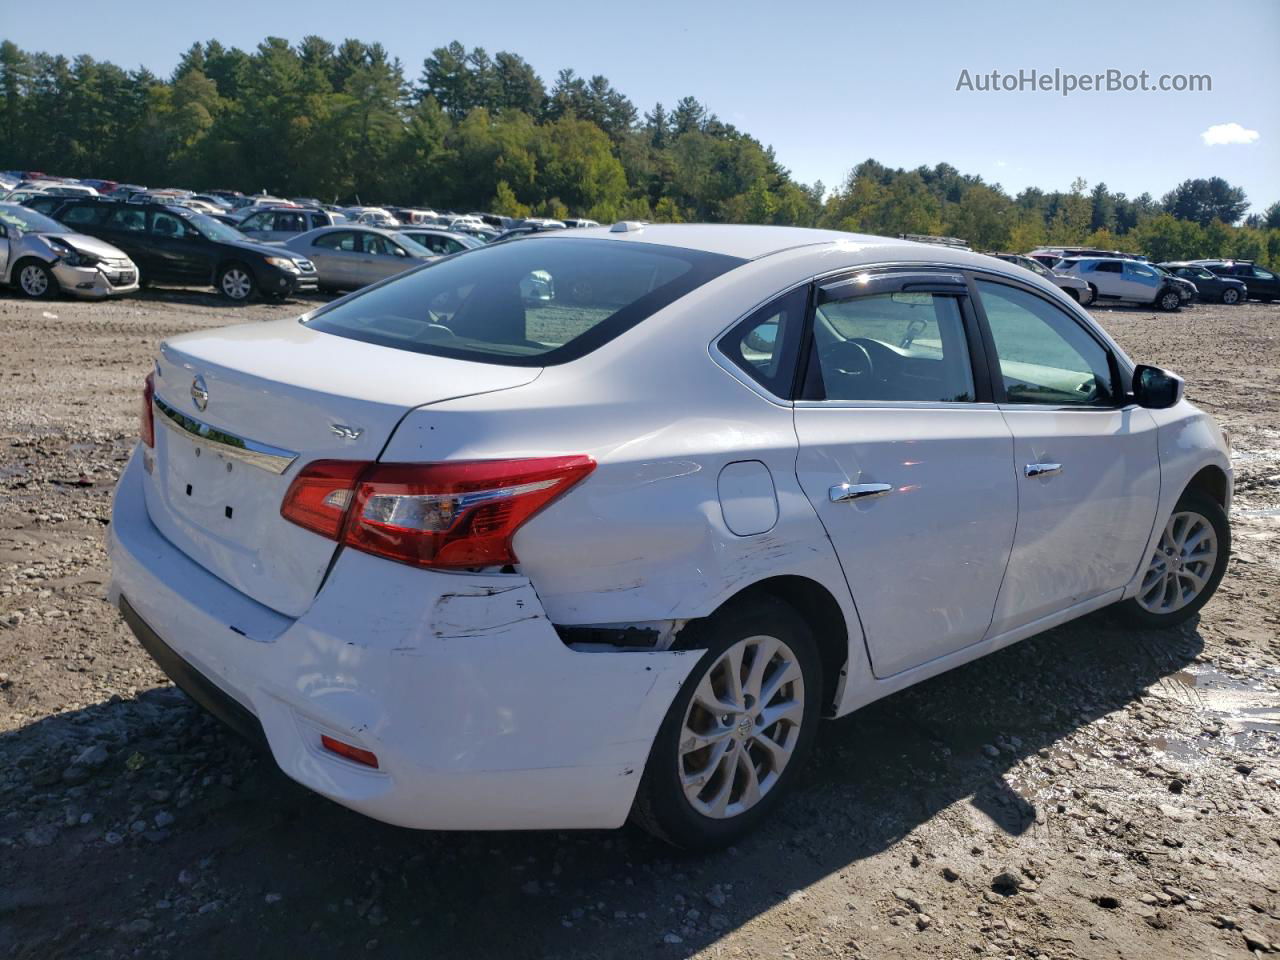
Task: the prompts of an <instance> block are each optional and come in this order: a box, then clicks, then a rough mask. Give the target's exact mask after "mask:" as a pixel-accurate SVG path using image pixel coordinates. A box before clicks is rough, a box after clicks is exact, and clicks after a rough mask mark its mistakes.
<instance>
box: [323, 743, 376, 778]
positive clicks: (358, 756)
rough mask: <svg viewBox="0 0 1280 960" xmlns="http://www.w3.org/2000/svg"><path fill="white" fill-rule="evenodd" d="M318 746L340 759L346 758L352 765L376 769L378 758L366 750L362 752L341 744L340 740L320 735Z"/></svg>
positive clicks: (357, 748)
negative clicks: (356, 764) (359, 764)
mask: <svg viewBox="0 0 1280 960" xmlns="http://www.w3.org/2000/svg"><path fill="white" fill-rule="evenodd" d="M320 745H321V746H323V747H324V748H325V749H326V750H331V751H332V752H334V753H336V754H337V755H338V756H340V757H346V758H347V759H348V760H351V761H353V762H354V763H361V764H364V765H365V766H366V767H373V769H375V770H377V769H378V758H377V756H375V755H374V754H372V753H370V752H369V751H368V750H362V749H360V748H359V747H353V746H352V745H351V744H349V743H343V742H342V741H341V740H335V739H333V737H329V736H324V735H321V737H320Z"/></svg>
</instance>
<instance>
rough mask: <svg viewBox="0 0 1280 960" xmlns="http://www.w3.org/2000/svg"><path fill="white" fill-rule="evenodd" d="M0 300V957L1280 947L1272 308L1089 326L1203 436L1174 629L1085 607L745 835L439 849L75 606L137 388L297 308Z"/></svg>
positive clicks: (898, 711)
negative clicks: (733, 839)
mask: <svg viewBox="0 0 1280 960" xmlns="http://www.w3.org/2000/svg"><path fill="white" fill-rule="evenodd" d="M301 309H302V307H301V306H300V305H299V304H298V303H296V302H295V303H292V304H284V305H259V306H253V307H248V308H242V309H236V308H232V307H228V306H225V305H222V304H220V303H218V301H217V300H216V299H215V298H214V297H213V296H212V295H205V294H203V293H198V292H195V291H185V292H184V291H162V292H158V293H154V294H149V295H146V296H142V297H138V298H133V299H128V300H125V301H122V302H118V303H111V304H80V303H72V302H65V301H57V302H53V303H46V304H39V305H32V304H30V303H28V302H25V301H19V300H17V299H14V298H12V297H10V296H8V295H5V294H0V441H2V442H0V957H22V958H39V960H52V958H62V957H76V958H81V957H90V958H98V957H102V958H107V957H135V956H137V957H147V958H166V957H183V958H195V957H286V956H287V957H308V958H315V960H323V958H329V957H346V958H350V957H358V956H371V957H396V958H400V957H405V958H409V957H413V958H424V957H433V958H434V957H519V958H523V957H539V958H541V957H571V958H573V957H605V958H613V957H659V958H677V957H685V956H698V957H707V958H713V957H714V958H719V957H743V958H751V957H770V958H772V957H788V958H790V957H796V958H810V957H815V958H816V957H848V958H880V957H913V958H916V957H927V958H935V957H936V958H965V957H1009V958H1022V957H1032V958H1054V960H1058V958H1072V957H1088V958H1116V957H1123V958H1150V960H1163V958H1170V957H1197V958H1199V957H1240V956H1247V955H1248V953H1249V951H1250V950H1251V949H1252V950H1255V951H1261V952H1267V951H1273V950H1274V951H1280V639H1278V635H1280V336H1278V335H1277V330H1278V329H1280V304H1277V305H1262V304H1249V305H1246V306H1237V307H1221V306H1204V305H1200V306H1195V307H1193V308H1190V309H1184V310H1182V311H1181V312H1179V313H1177V314H1175V315H1166V314H1154V313H1151V312H1149V311H1144V310H1103V311H1099V317H1100V319H1101V321H1102V322H1103V324H1104V325H1105V326H1106V327H1107V328H1108V329H1110V330H1111V331H1112V332H1113V333H1114V334H1115V335H1116V336H1117V337H1118V339H1119V340H1120V342H1121V343H1122V344H1124V345H1125V347H1126V349H1128V350H1129V351H1130V352H1131V354H1132V355H1133V356H1134V357H1135V358H1137V359H1139V360H1142V361H1146V362H1151V363H1157V364H1160V365H1162V366H1167V367H1170V368H1172V369H1174V370H1177V371H1179V372H1180V373H1182V374H1183V375H1184V376H1185V377H1186V379H1187V383H1188V390H1189V393H1190V395H1191V397H1192V399H1193V400H1195V401H1196V402H1197V403H1199V404H1201V405H1202V406H1203V407H1205V408H1206V409H1208V410H1209V411H1211V412H1212V413H1213V414H1214V415H1215V416H1217V417H1218V418H1219V420H1220V421H1221V422H1223V423H1224V424H1225V425H1227V426H1228V427H1229V428H1230V430H1231V433H1232V435H1233V438H1234V443H1235V454H1234V461H1235V468H1236V500H1235V505H1234V508H1233V511H1232V520H1233V524H1234V531H1235V556H1234V559H1233V560H1232V561H1231V565H1230V568H1229V570H1228V573H1227V576H1226V578H1225V580H1224V581H1223V584H1222V588H1221V590H1220V591H1219V592H1218V595H1217V597H1216V598H1215V599H1214V600H1213V601H1212V602H1211V603H1210V604H1209V605H1208V606H1207V607H1206V608H1205V609H1204V611H1203V612H1202V615H1201V616H1200V618H1199V619H1198V620H1196V621H1193V622H1192V623H1191V624H1189V625H1188V626H1187V628H1185V629H1184V630H1182V631H1181V632H1179V633H1177V634H1176V635H1172V636H1170V635H1164V634H1159V633H1144V632H1141V631H1136V632H1135V631H1134V630H1132V629H1128V628H1124V627H1121V626H1120V625H1118V624H1117V623H1116V622H1115V621H1114V620H1113V619H1112V618H1111V617H1110V616H1109V615H1107V613H1106V612H1105V611H1104V612H1102V613H1100V614H1096V615H1093V616H1090V617H1087V618H1085V619H1082V620H1079V621H1077V622H1075V623H1073V624H1070V625H1067V626H1065V627H1061V628H1059V629H1056V630H1053V631H1051V632H1049V633H1047V634H1044V635H1042V636H1040V637H1037V638H1034V639H1032V640H1029V641H1026V642H1024V643H1021V644H1017V645H1015V646H1013V647H1011V648H1009V649H1006V650H1004V651H1002V652H1000V653H998V654H995V655H993V656H991V657H988V658H986V659H984V660H981V661H979V662H977V663H974V664H971V665H969V666H967V667H964V668H962V669H959V670H956V671H953V672H952V673H950V674H947V675H945V676H942V677H939V678H937V679H935V680H932V681H930V682H928V683H925V684H922V685H920V686H918V687H915V688H914V689H911V690H908V691H906V692H904V693H901V694H898V695H896V696H893V697H890V698H888V699H887V700H884V701H882V702H880V703H878V704H875V705H873V706H871V707H869V708H867V709H865V710H862V711H860V712H858V713H857V714H855V715H853V716H851V717H847V718H845V719H843V720H840V721H836V722H833V723H829V724H826V725H825V727H824V729H823V731H822V733H821V734H820V737H819V743H818V750H817V753H816V757H815V760H816V762H815V763H814V764H813V765H812V767H811V769H810V770H809V771H808V773H807V775H806V776H805V778H804V781H803V783H802V784H801V786H800V789H799V790H798V791H797V793H796V794H795V795H794V796H793V797H792V798H790V801H789V802H788V803H787V804H786V805H785V806H784V809H783V811H782V812H781V813H780V814H779V816H778V817H777V818H776V820H775V821H774V822H773V823H771V824H770V825H769V826H768V827H767V828H766V829H764V830H762V831H761V832H760V833H758V834H757V835H755V836H753V837H751V838H750V839H748V840H747V841H745V842H743V843H742V844H741V845H739V846H738V847H736V848H734V849H731V850H729V851H727V852H724V853H720V854H717V855H714V856H709V857H698V858H692V857H683V856H678V855H673V853H672V852H671V851H670V850H669V849H667V848H665V847H663V846H662V845H660V844H658V843H656V842H654V841H652V840H650V839H649V838H648V837H646V836H645V835H643V834H641V833H640V832H638V831H637V830H635V829H633V828H627V829H624V830H621V831H616V832H608V833H599V832H592V833H545V834H518V833H494V834H477V833H472V834H440V833H434V834H433V833H417V832H412V831H408V830H402V829H397V828H393V827H389V826H384V825H382V824H379V823H375V822H374V821H372V820H368V819H365V818H363V817H361V816H359V815H357V814H355V813H351V812H349V811H347V810H345V809H343V808H341V807H338V806H336V805H334V804H332V803H330V802H328V801H326V800H323V799H321V798H319V797H317V796H315V795H313V794H311V793H309V792H307V791H306V790H304V789H303V788H301V787H299V786H297V785H296V784H294V783H293V782H292V781H290V780H288V779H287V778H286V777H285V776H284V775H283V774H281V773H280V772H278V770H277V769H276V768H275V766H274V765H273V764H272V762H271V761H270V759H269V758H266V757H263V756H261V755H258V754H256V753H255V752H254V751H253V749H252V748H251V747H249V746H248V745H246V744H243V743H242V742H240V741H239V740H238V739H237V738H236V737H235V736H234V735H233V734H230V733H228V732H226V731H224V730H223V729H222V728H221V727H219V726H218V725H217V724H216V723H215V722H214V721H212V720H210V719H207V718H206V717H205V716H204V715H203V714H201V713H200V712H199V711H198V710H197V709H196V708H195V707H194V706H193V705H192V704H191V703H190V702H189V701H188V700H186V698H185V697H184V696H183V695H182V694H181V693H179V692H177V691H176V690H175V689H174V688H172V687H171V686H169V685H168V684H167V682H166V680H165V678H164V676H163V675H162V674H161V673H160V671H159V670H158V669H157V668H156V667H154V666H153V665H152V663H151V661H150V660H149V659H148V657H147V656H146V655H145V654H144V652H143V651H142V649H141V648H140V647H139V646H138V644H137V643H136V642H135V641H134V640H133V638H132V636H131V635H130V634H129V632H128V631H127V629H126V628H125V627H124V626H123V625H122V624H121V622H120V620H119V618H118V616H117V615H116V613H115V611H114V610H113V609H111V608H110V607H109V606H108V605H107V603H106V602H105V601H104V600H103V588H104V585H105V581H106V579H107V567H106V558H105V554H104V550H103V534H104V531H105V529H106V525H107V523H108V518H109V506H110V499H111V491H112V487H113V485H114V482H115V479H116V477H117V475H118V473H119V471H120V469H121V467H122V465H123V463H124V461H125V459H126V457H127V456H128V453H129V450H130V449H131V447H132V446H133V444H134V438H135V436H136V431H137V407H138V397H139V393H140V389H141V384H142V378H143V376H144V374H145V372H146V370H147V367H148V364H149V362H150V358H151V357H152V355H153V354H154V353H155V351H156V347H157V344H158V343H159V341H160V340H161V339H162V338H163V337H165V336H168V335H172V334H176V333H179V332H182V331H185V330H191V329H198V328H208V327H215V326H221V325H224V324H227V323H232V322H255V321H259V320H263V319H266V318H269V317H279V316H287V315H290V314H296V313H298V312H300V310H301Z"/></svg>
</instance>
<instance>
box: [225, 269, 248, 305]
mask: <svg viewBox="0 0 1280 960" xmlns="http://www.w3.org/2000/svg"><path fill="white" fill-rule="evenodd" d="M252 290H253V278H251V277H250V276H249V274H247V273H245V271H243V270H241V269H240V268H239V267H232V268H231V269H230V270H228V271H227V272H226V273H224V274H223V275H222V292H223V293H225V294H226V295H227V296H228V297H230V298H231V299H232V300H243V299H245V297H247V296H249V294H250V292H251V291H252Z"/></svg>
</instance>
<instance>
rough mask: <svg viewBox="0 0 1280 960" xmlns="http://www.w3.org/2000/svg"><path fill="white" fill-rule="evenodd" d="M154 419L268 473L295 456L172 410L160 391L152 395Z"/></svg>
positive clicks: (280, 469) (285, 467) (278, 470)
mask: <svg viewBox="0 0 1280 960" xmlns="http://www.w3.org/2000/svg"><path fill="white" fill-rule="evenodd" d="M151 402H152V405H153V406H154V408H155V412H156V413H157V414H159V416H158V417H157V419H158V420H159V421H160V422H161V423H163V424H164V425H165V426H166V427H168V428H169V429H170V430H174V431H176V432H177V433H180V434H182V435H183V436H185V437H187V439H189V440H203V441H204V442H205V443H206V444H208V445H209V448H210V449H212V450H214V451H215V452H217V453H219V454H221V455H222V456H224V457H227V458H228V459H231V460H239V461H240V462H241V463H247V464H249V465H250V466H253V467H257V468H258V469H259V470H265V471H267V473H274V474H277V475H279V474H282V473H284V472H285V471H286V470H288V469H289V467H290V466H292V464H293V461H295V460H297V459H298V455H297V454H296V453H294V452H293V451H292V450H284V449H282V448H281V447H273V446H271V445H270V444H269V443H259V442H258V441H257V440H250V439H249V438H248V437H241V436H238V435H237V434H234V433H228V432H227V431H226V430H221V429H219V428H218V427H214V426H210V425H209V424H207V423H204V422H203V421H201V420H197V419H196V418H195V417H189V416H187V415H186V414H185V413H182V412H181V411H179V410H175V409H174V408H173V407H171V406H169V405H168V404H167V403H165V402H164V401H163V400H161V399H160V396H159V394H156V395H155V396H154V397H153V398H152V401H151Z"/></svg>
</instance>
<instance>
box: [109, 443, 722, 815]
mask: <svg viewBox="0 0 1280 960" xmlns="http://www.w3.org/2000/svg"><path fill="white" fill-rule="evenodd" d="M109 550H110V556H111V567H112V581H111V587H110V595H111V597H112V599H113V601H115V602H117V603H119V604H120V605H121V608H122V610H124V611H125V616H126V619H128V620H129V621H130V626H132V627H133V628H134V630H135V632H136V633H138V635H139V639H140V640H141V641H142V643H143V644H144V646H146V647H147V649H148V650H150V651H151V652H152V655H153V656H154V657H155V658H156V660H157V661H158V662H159V663H160V665H161V666H162V668H164V669H165V670H166V672H168V673H169V674H170V676H172V677H173V678H174V679H175V680H176V681H177V682H178V683H179V685H180V686H182V687H184V689H188V692H190V693H191V694H192V696H193V697H194V698H195V699H197V700H199V701H201V702H208V703H212V704H213V706H211V707H210V709H212V710H214V712H215V713H222V714H223V715H224V716H225V715H229V716H230V718H231V719H232V720H233V722H234V723H235V724H236V725H237V726H241V727H242V728H243V727H245V726H247V727H248V728H249V732H250V733H252V732H253V725H254V724H255V723H256V724H258V725H259V726H260V728H261V730H262V733H263V735H264V736H265V738H266V741H267V743H268V745H269V746H270V749H271V752H272V755H273V756H274V757H275V760H276V762H277V763H278V764H279V765H280V767H281V769H282V770H284V772H285V773H287V774H288V775H289V776H291V777H293V778H294V779H295V780H297V781H299V782H300V783H302V784H303V785H305V786H307V787H309V788H311V789H313V790H315V791H316V792H318V793H321V794H323V795H324V796H327V797H330V798H331V799H333V800H335V801H337V802H339V803H341V804H344V805H346V806H348V807H351V808H352V809H355V810H358V811H360V812H362V813H365V814H367V815H369V816H372V817H375V818H377V819H379V820H384V821H387V822H389V823H395V824H399V825H402V826H408V827H420V828H428V829H544V828H549V829H568V828H579V827H594V828H601V827H616V826H619V825H621V824H622V823H623V821H624V820H625V819H626V816H627V813H628V812H629V810H630V807H631V802H632V799H633V797H634V794H635V790H636V786H637V784H638V782H639V779H640V775H641V774H642V773H643V770H644V764H645V762H646V760H647V758H648V754H649V748H650V745H651V744H652V741H653V737H654V735H655V733H656V731H657V728H658V725H659V724H660V723H661V721H662V717H663V716H664V715H665V713H666V711H667V708H668V707H669V706H670V703H671V701H672V699H673V698H674V696H675V694H676V691H677V690H678V688H679V686H680V684H681V683H682V682H683V681H684V679H685V677H686V676H687V674H688V672H689V670H690V669H691V668H692V667H693V665H694V663H695V662H696V661H697V656H698V654H697V653H696V652H694V653H678V652H665V653H631V652H619V653H579V652H575V651H573V650H570V649H569V648H567V647H566V646H565V645H564V644H563V643H562V642H561V641H560V639H559V637H558V635H557V634H556V632H555V629H554V628H553V627H552V625H551V624H550V623H549V622H548V620H547V619H546V616H545V614H544V613H543V612H542V606H541V604H540V602H539V601H538V597H537V594H536V593H535V592H534V590H533V588H532V586H531V585H530V584H529V582H528V580H526V579H525V578H523V577H519V576H514V575H498V576H488V575H480V574H446V573H438V572H433V571H423V570H416V569H413V568H410V567H407V566H404V565H402V564H396V563H391V562H389V561H385V560H380V559H378V558H376V557H371V556H368V555H365V554H361V553H357V552H355V551H345V552H344V553H343V554H342V555H341V556H340V557H339V558H338V560H337V562H336V563H335V565H334V568H333V571H332V573H331V574H330V577H329V580H328V582H327V584H326V586H325V588H324V590H323V591H322V592H321V594H320V595H319V596H318V597H317V598H316V601H315V603H314V604H313V605H312V607H311V609H310V610H308V611H307V613H306V614H304V615H303V616H302V617H299V618H298V619H296V620H294V619H290V618H288V617H285V616H283V615H281V614H279V613H276V612H275V611H273V610H270V609H269V608H267V607H264V606H262V605H261V604H258V603H256V602H255V601H254V600H252V599H251V598H249V597H248V596H246V595H245V594H242V593H240V592H239V591H237V590H235V589H233V588H232V587H230V586H228V585H227V584H226V583H224V582H223V581H221V580H219V579H218V578H216V577H214V576H213V575H212V574H210V573H208V572H207V571H206V570H204V568H202V567H200V566H199V565H197V564H196V563H194V562H193V561H192V560H190V559H189V558H188V557H187V556H186V555H185V554H183V553H182V552H181V551H179V550H178V549H177V548H175V547H174V546H172V545H171V544H170V543H169V542H168V541H167V540H165V539H164V537H163V536H162V535H161V534H160V532H159V531H158V530H157V529H156V528H155V527H154V525H152V523H151V521H150V518H149V517H148V516H147V513H146V506H145V502H144V499H143V491H142V463H141V458H140V457H139V456H138V455H137V454H136V453H135V455H134V457H133V458H132V459H131V460H130V463H129V466H128V467H127V468H126V470H125V472H124V474H123V476H122V477H121V480H120V485H119V487H118V488H117V491H116V499H115V504H114V507H113V512H112V523H111V528H110V534H109ZM249 718H252V719H251V720H250V719H249ZM322 734H328V735H330V736H332V737H335V738H337V739H339V740H342V741H344V742H347V743H351V744H354V745H355V746H358V747H362V748H364V749H366V750H370V751H372V752H373V753H375V754H376V755H377V757H378V760H379V768H378V769H377V770H373V769H370V768H368V767H363V766H360V765H357V764H355V763H352V762H349V761H347V760H344V759H342V758H340V757H337V756H336V755H334V754H331V753H329V752H328V751H326V750H324V749H322V748H321V746H320V736H321V735H322Z"/></svg>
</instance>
